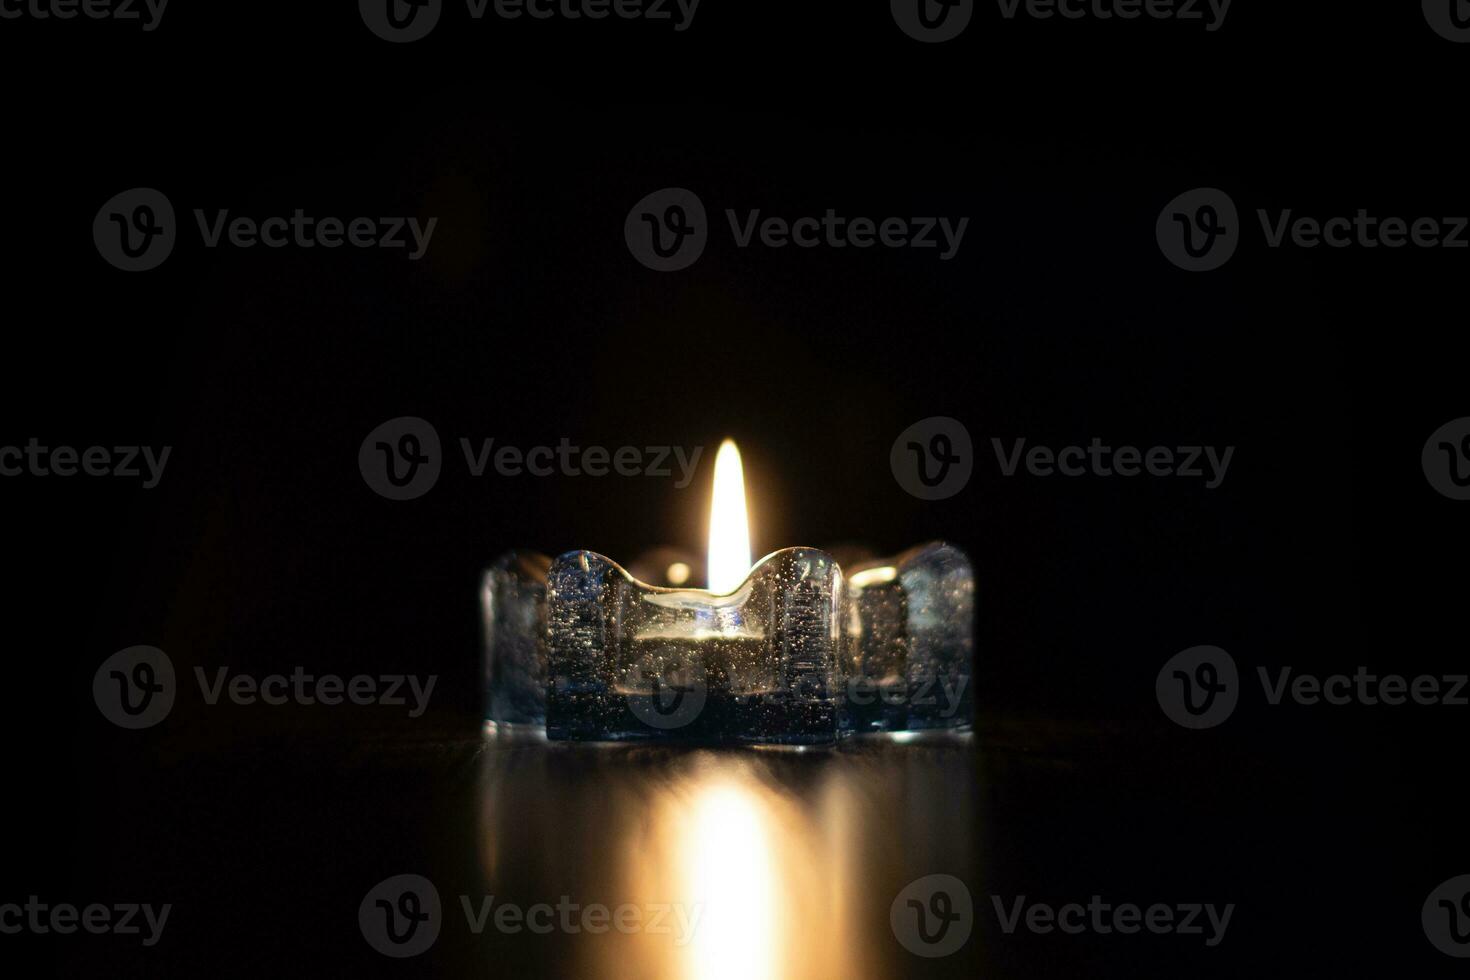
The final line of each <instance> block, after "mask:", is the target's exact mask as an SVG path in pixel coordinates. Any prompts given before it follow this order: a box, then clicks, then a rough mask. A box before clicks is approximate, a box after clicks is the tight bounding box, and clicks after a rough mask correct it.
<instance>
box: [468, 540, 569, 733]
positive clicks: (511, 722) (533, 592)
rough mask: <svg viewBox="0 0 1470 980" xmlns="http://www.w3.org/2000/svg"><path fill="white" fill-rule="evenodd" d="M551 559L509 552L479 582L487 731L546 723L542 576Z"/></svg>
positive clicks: (543, 587) (544, 581)
mask: <svg viewBox="0 0 1470 980" xmlns="http://www.w3.org/2000/svg"><path fill="white" fill-rule="evenodd" d="M550 568H551V559H550V558H547V557H546V556H545V555H539V554H537V553H535V552H533V551H510V552H506V553H505V554H504V555H501V556H500V558H498V559H497V560H496V561H495V564H493V565H491V566H490V567H489V568H487V569H486V570H485V574H484V575H483V576H482V578H481V580H480V613H481V617H482V619H483V625H484V642H485V649H484V657H483V660H482V664H483V680H484V685H485V690H484V696H485V701H484V704H485V723H486V728H487V729H492V730H497V731H499V730H511V729H514V728H517V727H526V728H531V729H538V728H540V727H541V726H543V725H545V724H546V573H547V571H549V570H550Z"/></svg>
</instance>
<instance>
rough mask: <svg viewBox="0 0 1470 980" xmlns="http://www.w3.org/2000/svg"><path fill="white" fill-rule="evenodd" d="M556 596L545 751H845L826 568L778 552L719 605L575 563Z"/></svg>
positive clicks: (593, 563) (809, 556)
mask: <svg viewBox="0 0 1470 980" xmlns="http://www.w3.org/2000/svg"><path fill="white" fill-rule="evenodd" d="M548 584H549V592H548V635H547V655H548V669H547V691H546V728H547V734H548V736H549V737H551V738H554V739H561V738H567V739H619V740H621V739H678V740H681V741H702V742H775V743H787V744H816V743H823V742H832V741H834V740H835V739H836V738H837V733H838V729H837V716H838V710H839V697H838V695H839V693H840V686H839V676H838V670H837V662H838V648H839V644H840V641H841V631H840V626H841V622H842V617H841V602H842V598H843V588H842V571H841V569H840V568H839V567H838V565H837V563H836V562H835V561H834V560H833V559H832V557H831V556H830V555H827V554H826V553H824V552H821V551H818V550H816V549H813V548H788V549H785V550H783V551H778V552H775V553H774V554H772V555H769V556H767V557H766V558H765V559H763V560H762V561H761V562H760V563H759V564H757V565H756V566H755V567H754V568H753V569H751V572H750V574H749V575H748V576H747V577H746V579H745V581H744V582H742V583H741V584H740V586H739V587H738V588H736V589H735V590H734V591H732V592H730V593H727V594H722V595H717V594H715V593H712V592H707V591H704V590H701V589H671V588H660V587H657V586H651V585H647V584H645V583H642V582H639V581H638V580H636V579H634V578H633V577H632V576H630V575H629V574H628V573H627V572H625V571H624V570H623V569H622V568H621V567H620V566H619V565H618V564H617V563H616V562H614V561H612V560H611V559H609V558H605V557H603V556H602V555H599V554H596V553H595V552H591V551H576V552H571V553H569V554H565V555H562V556H561V557H560V558H558V559H556V561H554V562H553V563H552V566H551V570H550V572H549V574H548Z"/></svg>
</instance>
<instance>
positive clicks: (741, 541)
mask: <svg viewBox="0 0 1470 980" xmlns="http://www.w3.org/2000/svg"><path fill="white" fill-rule="evenodd" d="M749 574H750V524H749V519H748V517H747V516H746V512H745V470H744V469H743V468H742V467H741V465H740V450H739V449H736V448H735V442H734V440H732V439H726V440H725V441H724V442H722V443H720V451H719V453H718V454H716V456H715V492H714V495H713V497H712V498H711V500H710V508H709V590H710V591H711V592H715V593H720V594H723V593H726V592H733V591H734V590H735V589H736V588H738V587H739V585H740V583H741V582H743V581H745V576H747V575H749Z"/></svg>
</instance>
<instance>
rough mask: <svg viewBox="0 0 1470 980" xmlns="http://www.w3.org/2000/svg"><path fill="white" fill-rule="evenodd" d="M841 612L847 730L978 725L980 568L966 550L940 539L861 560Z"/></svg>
mask: <svg viewBox="0 0 1470 980" xmlns="http://www.w3.org/2000/svg"><path fill="white" fill-rule="evenodd" d="M844 613H845V616H846V628H845V630H844V632H845V634H846V642H845V643H844V644H843V647H842V652H843V657H842V665H841V666H842V672H843V675H844V678H845V683H844V686H843V694H844V697H843V707H842V717H841V725H842V730H843V732H844V734H855V733H860V732H909V731H922V730H926V729H935V728H942V729H952V730H958V731H964V730H968V729H970V728H971V727H972V725H973V712H974V708H973V706H974V694H973V691H972V689H971V664H972V662H973V660H974V652H975V651H974V646H975V641H974V626H973V624H974V620H975V573H974V571H973V569H972V568H971V566H970V560H969V559H968V558H967V557H966V556H965V553H964V552H962V551H960V550H959V549H958V548H956V547H954V546H953V545H950V544H945V543H943V542H938V541H936V542H932V543H930V544H926V545H921V546H920V547H917V548H913V549H911V550H909V551H906V552H904V553H903V554H901V555H899V556H898V557H896V558H891V559H888V560H885V561H875V562H868V563H865V564H862V565H859V566H857V567H856V568H854V569H853V570H852V572H851V573H850V575H849V577H848V590H847V602H846V605H845V608H844Z"/></svg>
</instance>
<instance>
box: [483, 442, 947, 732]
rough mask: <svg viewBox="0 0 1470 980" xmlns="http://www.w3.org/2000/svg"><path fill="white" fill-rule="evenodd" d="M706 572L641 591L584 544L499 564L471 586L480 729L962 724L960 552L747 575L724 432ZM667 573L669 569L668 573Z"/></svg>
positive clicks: (793, 565) (784, 563)
mask: <svg viewBox="0 0 1470 980" xmlns="http://www.w3.org/2000/svg"><path fill="white" fill-rule="evenodd" d="M677 564H685V565H686V566H687V565H688V564H691V563H682V562H681V563H677ZM655 567H656V566H655ZM706 567H707V575H708V588H706V589H693V588H678V587H670V586H659V585H650V584H647V583H646V582H643V581H639V580H638V579H636V578H634V577H633V576H632V575H630V574H629V573H628V572H627V571H625V570H624V569H623V568H622V567H621V566H619V565H618V564H617V563H616V562H614V561H612V560H611V559H609V558H606V557H604V556H602V555H599V554H597V553H595V552H591V551H573V552H568V553H567V554H565V555H562V556H561V557H559V558H557V559H556V560H555V561H548V560H547V559H545V558H542V557H540V556H535V555H528V554H523V553H514V552H513V553H511V554H509V555H507V556H504V557H502V558H501V559H500V560H499V561H498V562H496V564H495V565H494V566H492V567H491V569H490V570H489V571H488V572H487V573H486V575H485V578H484V582H483V584H482V592H481V598H482V606H483V609H484V613H485V637H486V659H485V683H486V712H487V719H486V721H487V728H489V729H491V730H497V731H498V730H502V729H504V728H508V727H516V726H521V725H530V726H540V725H542V724H544V725H545V730H546V733H547V735H548V736H549V737H551V738H554V739H614V740H622V739H645V738H662V739H668V738H677V739H681V740H693V741H706V742H724V741H730V742H776V743H792V744H814V743H827V742H832V741H834V740H835V739H837V738H838V737H840V736H842V735H846V734H855V733H860V732H866V731H902V730H913V729H919V728H936V727H937V728H967V727H969V724H970V698H969V690H968V682H969V677H970V655H971V642H970V635H971V622H970V620H971V617H972V615H973V576H972V574H971V572H970V568H969V563H968V561H966V560H965V558H964V556H963V554H961V553H960V552H959V551H958V550H957V549H955V548H953V547H952V546H949V545H943V544H934V545H929V546H927V547H924V548H920V549H915V550H914V551H912V552H909V553H906V554H905V555H903V556H900V558H898V559H895V560H894V561H893V562H889V563H884V562H870V563H867V564H866V565H864V566H861V567H860V568H859V569H858V570H857V571H856V574H855V575H854V579H853V581H852V583H851V584H850V585H849V584H848V583H846V582H844V578H843V573H842V569H841V568H840V567H839V565H838V563H837V561H836V560H835V559H834V558H833V557H832V556H831V555H830V554H828V553H827V552H824V551H820V550H818V549H815V548H786V549H783V550H781V551H777V552H775V553H773V554H771V555H768V556H767V557H765V558H763V559H762V560H761V561H760V562H758V563H756V565H755V566H754V567H751V565H750V533H749V525H748V517H747V513H746V507H745V488H744V476H743V473H742V469H741V464H740V454H739V451H738V450H737V449H736V448H735V445H734V443H733V442H729V441H728V440H727V441H726V442H725V443H724V444H723V445H722V446H721V447H720V451H719V453H718V454H717V457H716V462H715V480H714V492H713V495H712V501H711V514H710V534H709V549H708V559H707V563H706ZM676 574H679V570H678V569H675V568H673V566H672V565H670V566H669V569H668V572H667V574H666V576H665V578H666V580H669V581H672V580H673V579H674V578H675V577H676ZM935 699H939V700H938V701H936V700H935Z"/></svg>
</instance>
